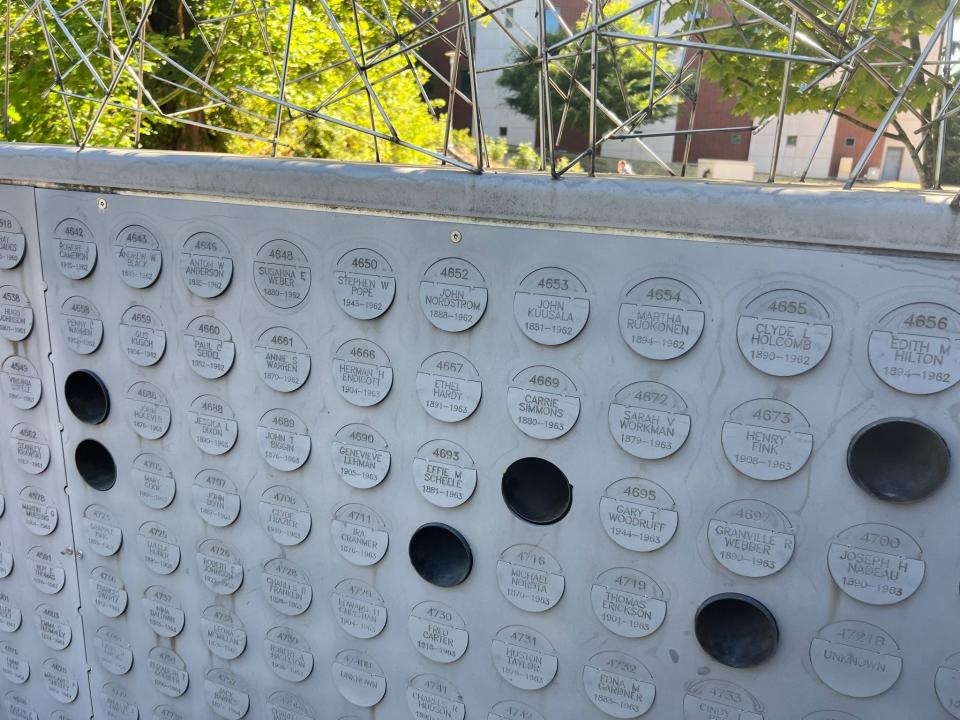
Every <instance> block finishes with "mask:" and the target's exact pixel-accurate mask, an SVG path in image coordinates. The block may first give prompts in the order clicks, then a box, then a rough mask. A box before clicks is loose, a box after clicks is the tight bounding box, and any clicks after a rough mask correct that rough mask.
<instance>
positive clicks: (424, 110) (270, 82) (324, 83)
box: [9, 0, 444, 162]
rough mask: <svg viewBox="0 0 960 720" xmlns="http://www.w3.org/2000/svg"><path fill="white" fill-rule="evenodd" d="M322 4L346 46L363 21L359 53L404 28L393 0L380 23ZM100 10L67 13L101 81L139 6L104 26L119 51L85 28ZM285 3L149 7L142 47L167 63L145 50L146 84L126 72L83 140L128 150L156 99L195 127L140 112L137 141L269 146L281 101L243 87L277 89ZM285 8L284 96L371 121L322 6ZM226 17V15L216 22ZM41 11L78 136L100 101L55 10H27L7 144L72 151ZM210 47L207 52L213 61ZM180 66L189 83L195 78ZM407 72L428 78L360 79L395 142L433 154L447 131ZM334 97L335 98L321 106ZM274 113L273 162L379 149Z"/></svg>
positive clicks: (383, 73)
mask: <svg viewBox="0 0 960 720" xmlns="http://www.w3.org/2000/svg"><path fill="white" fill-rule="evenodd" d="M53 2H54V4H55V7H57V9H58V10H60V11H61V12H63V11H65V10H66V8H68V7H70V6H72V5H74V2H73V0H53ZM147 2H149V0H147ZM328 4H329V6H330V7H331V9H332V12H333V13H334V15H335V17H336V18H337V19H338V20H339V22H340V25H341V26H342V27H343V28H345V29H349V30H350V31H352V32H351V37H350V39H351V41H352V44H354V45H356V34H357V27H358V26H359V33H360V35H361V36H362V37H363V40H364V43H365V45H366V47H367V48H370V49H371V50H375V48H376V46H377V45H379V44H380V43H386V42H389V41H390V40H392V39H394V37H393V34H392V32H391V31H388V30H387V29H386V28H389V19H390V18H392V19H393V20H394V22H395V23H396V25H397V28H398V30H399V31H400V32H403V31H405V30H406V29H408V28H409V27H410V26H411V25H412V22H411V20H410V19H409V18H406V17H405V16H404V14H403V12H402V9H401V2H400V0H386V1H385V2H384V3H382V4H379V5H380V7H382V8H383V11H382V13H381V15H380V16H379V17H377V16H375V18H376V20H379V24H378V22H376V21H375V20H372V19H371V18H369V17H367V16H365V15H364V14H362V13H359V14H357V15H356V16H355V15H354V8H355V6H354V5H353V3H352V2H351V1H350V0H331V2H329V3H328ZM31 5H33V3H32V1H31V2H27V0H22V1H21V2H20V3H17V4H15V5H14V8H15V9H19V10H20V12H26V11H27V10H28V8H29V7H30V6H31ZM109 5H110V3H109V0H108V1H107V3H106V5H104V6H100V5H99V4H94V3H90V4H87V5H85V7H89V8H92V10H91V13H93V12H96V13H97V14H96V15H95V16H94V17H89V16H86V15H84V13H83V12H73V13H71V14H69V15H67V16H66V19H65V24H66V25H67V27H68V29H69V31H70V33H71V34H72V35H73V36H74V37H75V39H76V41H77V44H78V45H79V46H80V47H81V48H84V49H85V50H88V51H89V49H91V48H95V49H96V51H95V52H94V53H91V54H90V63H91V65H92V66H93V68H94V69H95V70H96V72H97V74H99V76H100V77H101V78H102V79H103V80H102V81H103V83H105V84H107V85H109V83H110V79H111V77H112V76H113V74H114V72H115V71H116V69H117V67H119V58H120V57H121V55H122V54H123V53H124V51H125V50H126V49H127V44H128V41H127V38H128V37H129V34H130V33H132V32H133V31H134V29H135V28H136V26H137V22H138V20H139V13H140V7H141V6H140V3H137V2H126V3H124V8H125V9H126V12H125V14H124V13H121V11H120V9H119V4H117V6H115V7H114V8H112V12H111V14H110V18H109V22H110V23H111V24H112V27H113V31H114V38H115V42H116V47H114V48H113V49H112V52H111V48H110V47H109V45H108V43H107V41H106V38H105V36H103V34H101V33H99V31H98V29H97V26H96V24H95V22H94V19H95V20H96V21H97V22H100V21H101V19H100V14H99V13H100V10H101V7H108V6H109ZM41 7H42V5H41ZM289 7H290V6H289V4H288V3H284V2H282V0H281V2H279V3H269V4H267V2H265V0H193V1H191V2H190V3H189V5H187V4H184V3H182V2H181V0H153V3H152V6H151V10H150V14H149V20H148V23H147V24H146V27H145V33H144V36H145V39H146V41H147V43H149V45H150V46H152V47H154V48H156V49H157V50H159V51H161V52H162V53H165V54H166V55H167V56H169V58H170V59H171V60H172V61H173V62H168V61H166V60H164V59H163V58H162V57H160V56H159V55H158V54H157V53H154V52H152V51H151V50H150V49H149V48H146V49H145V51H144V56H143V67H144V70H145V71H146V79H145V82H144V87H143V88H140V87H138V85H137V83H136V82H135V79H134V77H135V73H133V72H125V73H121V77H120V80H119V83H118V85H117V88H116V91H115V92H114V93H113V95H112V103H111V105H110V106H108V108H107V109H106V111H105V112H104V114H103V116H102V118H101V119H100V121H99V123H98V124H97V126H96V130H95V132H94V134H93V136H92V138H91V144H94V145H104V146H112V147H129V146H132V145H133V144H134V142H135V132H134V129H135V126H136V120H137V113H136V112H135V111H134V109H135V108H136V107H137V99H138V94H139V95H141V96H142V105H143V106H145V107H147V108H148V109H150V102H149V99H150V98H152V99H153V101H154V102H155V103H156V105H157V106H159V108H161V109H162V110H163V112H164V113H167V114H177V113H180V117H184V118H186V119H187V120H189V121H191V122H192V123H194V124H193V125H191V124H180V123H173V122H171V121H170V120H167V119H165V118H163V117H161V116H160V115H159V113H156V112H154V113H152V114H148V113H145V114H143V115H142V116H141V146H142V147H146V148H168V149H182V150H216V151H227V152H241V153H265V152H270V149H271V144H270V143H269V142H264V141H263V140H262V139H256V138H257V137H259V138H267V139H269V138H271V137H272V134H273V125H274V118H275V115H276V109H277V105H276V104H275V103H273V102H270V101H269V100H265V99H260V98H258V97H256V96H255V95H253V94H251V93H249V92H245V91H244V90H241V88H249V89H252V90H254V91H257V92H261V93H265V94H268V95H274V96H275V95H277V93H278V91H279V86H280V76H281V74H282V58H283V52H284V48H285V45H286V33H287V25H288V18H289V12H288V9H289ZM294 7H295V10H294V23H293V30H292V36H291V52H290V57H289V65H288V67H287V78H288V83H287V86H286V90H285V98H286V100H287V101H289V102H290V103H293V104H295V105H298V106H302V107H306V108H311V109H314V108H318V107H320V106H322V107H321V109H320V110H319V111H320V112H322V113H324V114H326V115H329V116H332V117H335V118H337V119H339V120H341V121H343V122H346V123H352V124H355V125H360V126H366V127H369V126H370V124H371V105H370V104H369V103H368V100H367V95H366V93H365V92H364V91H363V84H362V81H361V80H360V79H359V78H358V77H355V72H354V69H353V66H352V64H351V63H350V62H348V61H347V57H348V56H347V54H346V52H345V50H344V48H343V45H342V43H341V41H340V39H339V37H338V36H337V34H336V33H335V31H334V29H333V27H332V26H331V23H330V22H329V20H328V17H327V15H326V13H325V11H324V9H323V6H322V5H321V4H320V3H319V2H317V0H298V1H297V2H296V4H295V6H294ZM388 14H389V15H388ZM229 15H234V17H233V18H231V19H229V20H219V21H217V20H215V19H216V18H222V17H225V16H229ZM41 17H42V19H43V20H44V21H45V22H46V25H47V29H48V30H49V32H50V33H51V35H52V37H53V38H54V43H53V56H54V59H55V60H56V62H57V64H58V65H59V69H60V72H61V73H63V74H64V75H65V76H66V77H65V85H66V89H67V91H68V92H69V93H71V95H72V96H71V97H68V98H67V101H66V102H67V103H68V104H69V109H70V112H72V113H73V115H74V118H75V120H76V124H77V127H78V129H79V132H80V135H81V136H82V134H83V132H84V130H85V129H86V127H87V125H88V124H89V122H90V120H91V118H92V117H93V115H94V113H95V111H96V108H97V105H98V102H97V100H98V99H99V98H100V97H102V96H103V95H104V92H103V88H102V87H100V86H99V85H98V83H97V80H96V78H95V76H94V74H93V73H92V72H91V71H90V70H89V69H88V68H87V67H86V66H85V65H84V64H83V63H78V62H77V61H78V58H79V55H78V53H77V52H76V50H75V48H73V47H72V45H71V44H70V43H69V42H68V40H67V38H66V36H65V35H64V34H63V33H62V32H60V31H59V29H58V28H57V26H56V25H55V24H54V22H53V18H52V16H51V15H50V14H47V13H43V15H42V16H41V15H39V14H37V13H36V12H34V13H33V14H32V15H31V16H30V17H29V18H28V19H27V20H26V21H25V22H24V23H23V25H22V26H21V27H20V29H19V30H18V32H17V33H16V34H14V36H13V41H12V70H11V76H10V103H11V105H10V133H9V136H10V139H11V140H21V141H28V142H41V143H70V142H73V141H74V139H73V138H72V134H71V130H70V124H69V121H68V116H67V112H66V108H65V106H64V95H62V94H61V93H59V92H58V90H59V87H58V86H57V84H56V75H55V73H54V71H53V63H52V61H51V57H50V48H49V47H48V45H47V41H46V35H45V33H44V31H43V26H42V25H41ZM205 19H206V20H205ZM209 20H213V21H212V22H211V21H209ZM14 21H16V17H14ZM104 22H105V21H104ZM125 24H126V28H127V29H125ZM381 24H382V25H384V26H386V28H385V27H381ZM345 31H346V30H345ZM211 49H214V50H215V51H216V52H215V53H211ZM139 54H140V49H139V47H135V48H133V52H132V54H131V59H130V62H129V65H131V66H132V67H135V66H136V65H137V64H138V63H139V62H140V57H139ZM214 57H215V61H214V60H213V59H214ZM337 63H340V64H337ZM178 66H179V67H178ZM321 69H325V70H324V72H322V73H320V72H318V71H320V70H321ZM184 70H189V71H190V73H192V74H193V75H195V76H196V77H195V78H191V77H190V76H189V75H188V74H187V73H185V72H184ZM413 72H416V73H417V76H418V77H419V79H420V81H421V82H425V81H426V72H425V70H423V68H419V67H414V68H413V69H411V66H410V65H408V63H407V60H406V58H404V57H403V56H397V57H396V58H394V59H391V60H387V61H386V62H384V63H382V64H381V65H378V66H377V67H376V68H375V69H373V70H371V71H370V74H369V77H370V81H371V83H372V84H373V86H374V88H375V89H376V92H377V94H378V95H379V97H380V100H381V103H382V105H383V107H384V108H386V109H387V113H388V116H389V119H390V120H391V122H392V123H393V124H394V126H395V128H396V130H397V132H398V134H399V135H400V137H402V138H403V139H405V140H407V141H409V142H412V143H414V144H417V145H421V146H424V147H428V148H431V149H436V150H438V149H439V147H440V145H441V143H442V139H443V133H444V123H443V122H442V120H439V119H437V118H435V117H434V114H432V113H431V108H430V106H428V104H427V103H426V102H424V100H423V99H422V96H421V93H420V88H419V86H418V84H417V80H416V78H415V77H414V75H413ZM197 78H199V79H202V80H205V81H206V82H208V83H209V85H211V86H212V87H214V88H216V89H217V90H218V91H219V92H220V93H222V94H223V97H218V96H217V95H216V94H215V93H211V92H210V91H208V90H205V89H203V87H202V85H201V83H200V82H198V80H197ZM331 98H334V99H335V102H330V100H331ZM224 100H226V101H227V102H224ZM432 105H433V108H434V110H442V105H443V103H442V102H441V101H433V102H432ZM373 115H374V121H373V123H374V126H375V127H376V129H377V130H378V131H380V132H383V133H386V134H389V131H388V129H387V125H386V123H385V121H384V120H383V119H382V117H380V116H379V113H378V111H377V109H376V107H373ZM281 118H282V121H283V123H282V126H281V132H280V136H279V142H280V146H279V148H278V153H279V154H286V155H300V156H315V157H336V158H338V159H351V160H372V159H374V152H375V151H374V143H373V141H372V139H371V138H370V137H369V136H367V135H364V134H362V133H360V132H357V131H355V130H351V129H349V128H347V127H343V126H338V125H337V124H335V123H331V122H326V121H317V120H315V119H313V118H310V117H306V116H304V115H303V114H301V113H297V112H295V111H294V112H291V111H289V110H286V109H285V110H283V111H282V113H281ZM203 125H210V126H217V127H226V128H230V129H233V130H236V131H237V133H238V134H232V135H231V134H228V133H225V132H222V131H214V130H209V129H205V128H204V127H202V126H203ZM378 149H379V155H380V158H381V159H382V160H384V161H389V162H416V161H420V162H422V160H423V156H422V155H420V154H419V153H417V152H416V151H414V150H410V149H406V148H402V147H400V146H397V145H394V144H391V143H387V142H383V141H381V142H379V143H378Z"/></svg>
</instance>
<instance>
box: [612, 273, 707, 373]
mask: <svg viewBox="0 0 960 720" xmlns="http://www.w3.org/2000/svg"><path fill="white" fill-rule="evenodd" d="M618 320H619V324H620V335H621V336H622V337H623V339H624V341H625V342H626V343H627V345H628V346H629V347H630V349H631V350H633V351H634V352H635V353H637V354H638V355H640V356H641V357H645V358H648V359H650V360H673V359H674V358H678V357H680V356H681V355H683V354H684V353H687V352H689V351H690V350H691V349H692V348H693V346H694V345H696V344H697V341H698V340H699V339H700V336H701V335H702V334H703V326H704V323H705V320H706V314H705V313H704V311H703V301H702V300H701V299H700V296H699V295H698V294H697V293H696V292H695V291H694V290H693V288H692V287H690V286H689V285H687V284H686V283H684V282H682V281H680V280H677V279H676V278H672V277H655V278H650V279H648V280H644V281H643V282H641V283H638V284H637V285H634V286H633V287H631V288H630V289H629V290H627V291H626V292H625V293H624V295H623V298H622V299H621V301H620V314H619V317H618Z"/></svg>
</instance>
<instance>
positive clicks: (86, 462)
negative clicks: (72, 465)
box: [74, 439, 117, 490]
mask: <svg viewBox="0 0 960 720" xmlns="http://www.w3.org/2000/svg"><path fill="white" fill-rule="evenodd" d="M74 459H75V460H76V462H77V471H78V472H79V473H80V477H82V478H83V479H84V481H85V482H86V483H87V485H89V486H90V487H92V488H93V489H94V490H109V489H110V488H112V487H113V484H114V483H115V482H116V481H117V464H116V463H115V462H114V461H113V455H111V454H110V451H109V450H107V449H106V448H105V447H104V446H103V445H102V444H100V443H98V442H97V441H96V440H90V439H87V440H81V441H80V444H79V445H77V450H76V452H75V453H74Z"/></svg>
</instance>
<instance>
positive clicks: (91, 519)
mask: <svg viewBox="0 0 960 720" xmlns="http://www.w3.org/2000/svg"><path fill="white" fill-rule="evenodd" d="M82 527H83V539H84V541H86V543H87V547H88V548H90V549H91V550H93V552H95V553H96V554H97V555H99V556H100V557H110V556H111V555H114V554H115V553H116V552H117V551H118V550H119V549H120V544H121V543H122V542H123V531H122V530H120V525H119V524H118V523H117V521H116V519H115V518H114V517H113V513H111V512H110V510H108V509H107V508H105V507H104V506H103V505H88V506H87V507H86V509H85V510H84V511H83V521H82Z"/></svg>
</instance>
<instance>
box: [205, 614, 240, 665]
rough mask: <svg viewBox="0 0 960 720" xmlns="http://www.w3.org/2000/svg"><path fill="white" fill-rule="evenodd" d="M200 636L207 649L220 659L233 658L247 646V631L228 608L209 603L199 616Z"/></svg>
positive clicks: (238, 655)
mask: <svg viewBox="0 0 960 720" xmlns="http://www.w3.org/2000/svg"><path fill="white" fill-rule="evenodd" d="M200 637H202V638H203V644H204V645H206V646H207V650H209V651H210V652H212V653H213V654H214V655H216V656H217V657H218V658H220V659H221V660H233V659H235V658H238V657H240V655H242V654H243V651H244V649H245V648H246V647H247V631H246V630H245V629H244V627H243V622H241V620H240V618H239V617H238V616H237V614H236V613H235V612H233V610H231V609H230V608H226V607H222V606H220V605H211V606H209V607H208V608H205V609H204V611H203V613H202V614H201V616H200Z"/></svg>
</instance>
